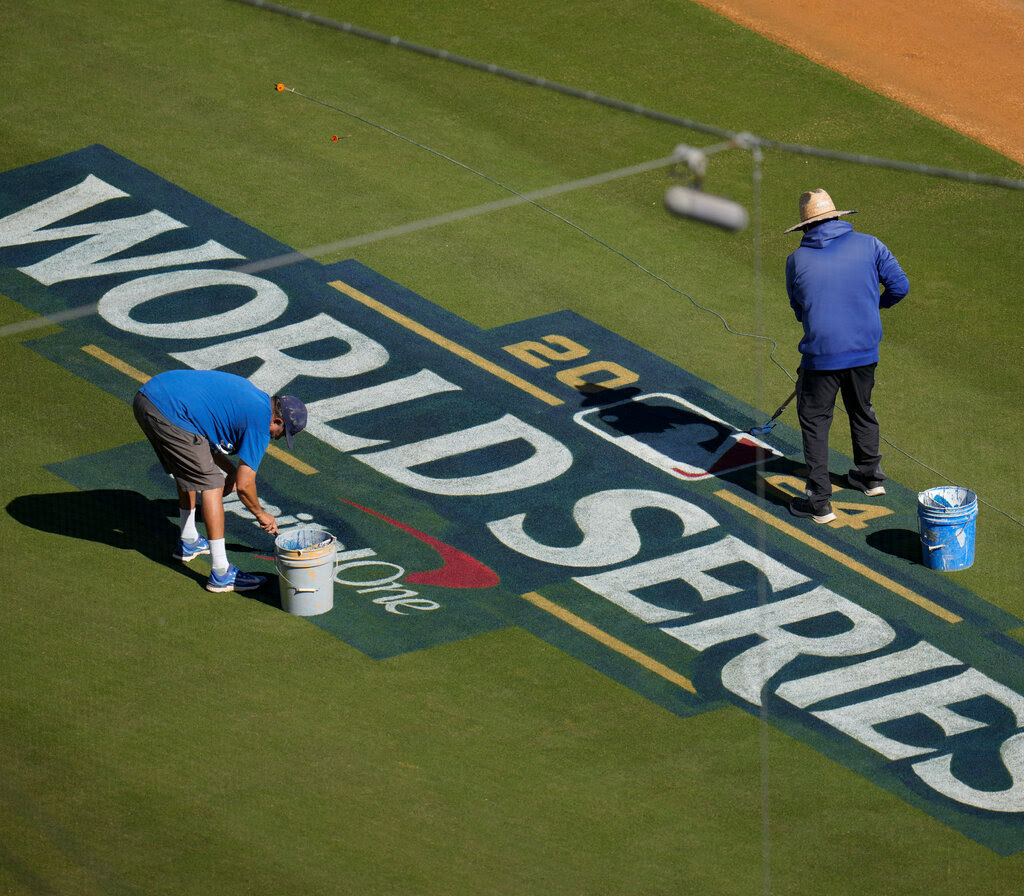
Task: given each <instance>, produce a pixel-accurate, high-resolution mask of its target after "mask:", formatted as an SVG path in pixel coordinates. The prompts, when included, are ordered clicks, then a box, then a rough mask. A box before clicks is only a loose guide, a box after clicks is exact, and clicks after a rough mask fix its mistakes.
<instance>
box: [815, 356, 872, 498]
mask: <svg viewBox="0 0 1024 896" xmlns="http://www.w3.org/2000/svg"><path fill="white" fill-rule="evenodd" d="M876 366H877V365H875V364H867V365H865V366H864V367H851V368H849V369H848V370H804V369H803V368H801V370H800V376H799V377H798V379H797V387H796V388H797V397H796V413H797V417H798V418H799V419H800V431H801V434H802V435H803V442H804V460H805V461H806V463H807V466H808V468H809V471H808V474H807V498H808V500H809V501H810V502H811V507H812V508H813V509H814V510H815V511H818V510H822V509H823V508H824V507H825V505H826V504H828V501H829V496H830V495H831V494H832V482H831V480H830V479H829V475H828V433H829V429H831V427H832V415H833V412H834V411H835V405H836V395H837V394H839V393H840V392H841V393H842V396H843V406H844V407H845V408H846V413H847V414H848V415H849V417H850V438H851V439H852V440H853V461H854V463H855V464H856V465H857V470H858V471H859V472H860V475H861V476H862V477H863V478H864V479H865V480H867V481H868V482H870V483H880V482H882V480H884V479H885V474H884V473H883V472H882V455H881V454H879V451H878V441H879V437H878V418H877V417H876V416H875V410H874V408H873V407H871V390H872V389H873V388H874V386H875V367H876Z"/></svg>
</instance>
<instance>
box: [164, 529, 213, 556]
mask: <svg viewBox="0 0 1024 896" xmlns="http://www.w3.org/2000/svg"><path fill="white" fill-rule="evenodd" d="M209 553H210V542H208V541H207V540H206V539H205V538H203V536H202V535H200V536H199V537H198V538H196V540H195V541H184V540H183V539H181V538H179V539H178V546H177V547H176V548H175V549H174V553H173V554H172V555H171V556H173V557H174V559H175V560H181V561H182V562H183V563H188V561H189V560H195V559H196V557H198V556H199V555H200V554H209Z"/></svg>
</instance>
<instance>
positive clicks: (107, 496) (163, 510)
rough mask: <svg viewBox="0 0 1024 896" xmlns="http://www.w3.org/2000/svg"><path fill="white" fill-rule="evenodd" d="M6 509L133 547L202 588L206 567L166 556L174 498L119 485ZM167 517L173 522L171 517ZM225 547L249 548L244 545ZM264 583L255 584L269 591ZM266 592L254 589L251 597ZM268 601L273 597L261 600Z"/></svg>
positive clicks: (21, 501) (54, 528)
mask: <svg viewBox="0 0 1024 896" xmlns="http://www.w3.org/2000/svg"><path fill="white" fill-rule="evenodd" d="M7 513H8V514H10V516H11V517H12V518H13V519H15V520H17V521H18V522H19V523H21V524H23V525H25V526H31V527H32V528H33V529H38V530H39V531H40V532H52V533H54V534H56V535H63V536H66V537H68V538H81V539H84V540H86V541H95V542H97V543H99V544H105V545H109V546H110V547H114V548H118V549H120V550H123V551H138V553H140V554H142V556H144V557H146V558H147V559H149V560H152V561H154V562H155V563H159V564H161V565H162V566H166V567H168V568H170V569H174V570H176V571H177V572H180V573H182V574H183V575H184V576H186V577H187V578H190V579H192V580H193V581H194V582H196V583H197V584H199V585H202V586H204V587H205V585H206V579H207V572H206V570H204V569H203V568H202V567H200V568H197V569H191V568H190V566H189V565H188V564H186V563H182V562H181V561H180V560H175V559H173V558H172V556H171V553H172V551H173V550H174V546H175V545H176V544H177V542H178V535H179V534H180V529H179V527H178V524H177V522H176V521H177V517H178V502H177V501H176V500H174V499H173V498H169V499H163V498H161V499H150V498H147V497H146V496H145V495H141V494H139V493H138V492H133V491H127V490H125V489H90V490H86V491H71V492H56V493H53V494H38V495H22V496H21V497H19V498H15V499H14V500H12V501H11V502H10V503H9V504H8V505H7ZM172 520H173V521H172ZM228 550H234V551H242V552H246V553H248V552H251V550H252V549H251V548H249V547H247V546H245V545H235V544H229V545H228ZM271 584H273V583H271V582H268V583H267V584H266V585H264V586H263V588H262V589H260V591H261V592H266V595H269V594H271V593H272V592H271V590H270V588H269V586H270V585H271ZM266 595H264V594H261V593H260V592H254V593H253V596H254V597H256V599H257V600H264V598H265V597H266ZM266 602H268V603H274V602H275V601H273V600H269V599H267V601H266Z"/></svg>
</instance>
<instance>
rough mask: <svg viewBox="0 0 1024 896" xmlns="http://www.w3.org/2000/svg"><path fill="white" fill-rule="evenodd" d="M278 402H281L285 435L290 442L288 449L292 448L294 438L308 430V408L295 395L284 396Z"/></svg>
mask: <svg viewBox="0 0 1024 896" xmlns="http://www.w3.org/2000/svg"><path fill="white" fill-rule="evenodd" d="M278 400H279V401H280V402H281V419H282V420H283V421H284V435H285V438H286V439H287V440H288V447H289V448H291V447H292V436H294V435H295V434H296V433H297V432H302V430H304V429H305V428H306V406H305V405H304V404H303V403H302V402H301V401H299V399H297V398H296V397H295V396H294V395H282V396H280V397H279V399H278Z"/></svg>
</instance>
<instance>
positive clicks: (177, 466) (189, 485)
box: [132, 392, 224, 492]
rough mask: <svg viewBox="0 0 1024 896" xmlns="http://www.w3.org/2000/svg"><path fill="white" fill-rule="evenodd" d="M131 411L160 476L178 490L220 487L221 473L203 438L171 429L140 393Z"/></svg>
mask: <svg viewBox="0 0 1024 896" xmlns="http://www.w3.org/2000/svg"><path fill="white" fill-rule="evenodd" d="M132 411H133V412H134V413H135V419H136V420H137V421H138V423H139V426H140V427H142V431H143V432H144V433H145V434H146V438H147V439H149V443H150V444H151V445H152V446H153V450H154V451H155V452H156V456H157V457H158V458H159V460H160V464H161V466H162V467H163V468H164V472H166V473H170V474H171V475H172V476H173V477H174V479H175V481H176V482H177V483H178V486H179V487H180V488H183V489H184V490H185V491H187V492H201V491H206V490H208V489H217V488H223V487H224V472H223V471H222V470H221V468H220V467H218V466H217V464H215V463H214V461H213V452H212V451H211V450H210V443H209V442H208V441H207V440H206V439H205V438H203V437H202V436H198V435H196V434H195V433H194V432H189V431H188V430H186V429H182V428H181V427H180V426H175V425H174V424H173V423H171V421H170V420H168V419H167V418H166V417H165V416H164V415H163V414H161V413H160V411H158V410H157V408H156V405H154V404H153V402H151V401H150V400H149V399H148V398H146V396H145V395H143V394H142V393H141V392H138V393H137V394H136V395H135V401H134V403H133V404H132Z"/></svg>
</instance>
